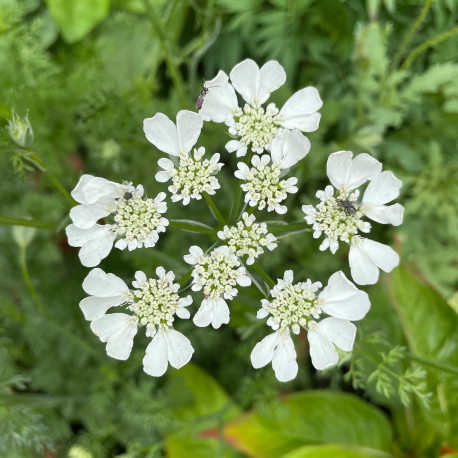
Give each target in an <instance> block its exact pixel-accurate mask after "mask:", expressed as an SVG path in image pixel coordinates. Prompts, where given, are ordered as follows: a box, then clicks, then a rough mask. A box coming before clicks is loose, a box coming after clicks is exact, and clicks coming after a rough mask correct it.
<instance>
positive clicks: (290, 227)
mask: <svg viewBox="0 0 458 458" xmlns="http://www.w3.org/2000/svg"><path fill="white" fill-rule="evenodd" d="M268 230H269V232H270V233H272V234H273V235H275V234H282V233H284V232H294V231H307V232H312V231H313V229H312V228H311V227H310V224H308V223H307V222H306V221H303V222H299V223H291V224H281V225H280V224H278V225H277V224H272V225H268Z"/></svg>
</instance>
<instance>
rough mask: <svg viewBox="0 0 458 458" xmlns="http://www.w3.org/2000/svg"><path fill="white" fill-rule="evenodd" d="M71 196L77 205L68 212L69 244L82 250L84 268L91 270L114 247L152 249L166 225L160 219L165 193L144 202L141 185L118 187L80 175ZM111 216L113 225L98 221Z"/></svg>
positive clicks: (90, 176) (103, 180)
mask: <svg viewBox="0 0 458 458" xmlns="http://www.w3.org/2000/svg"><path fill="white" fill-rule="evenodd" d="M71 194H72V197H73V198H74V199H75V200H76V201H77V202H78V203H79V204H80V205H77V206H75V207H73V208H72V209H71V210H70V218H71V219H72V224H70V225H69V226H67V228H66V233H67V237H68V243H69V244H70V245H71V246H75V247H81V250H80V252H79V257H80V259H81V263H82V264H83V265H84V266H86V267H94V266H96V265H98V264H99V263H100V261H101V260H102V259H104V258H106V257H107V256H108V254H109V253H110V251H111V249H112V248H113V244H114V242H115V240H116V239H117V238H118V239H119V240H118V241H117V242H116V244H115V246H116V248H119V249H121V250H123V249H125V248H128V249H129V250H134V249H136V248H142V247H143V246H144V247H153V246H154V245H155V244H156V242H157V240H158V239H159V233H160V232H164V231H165V228H166V226H167V225H168V224H169V222H168V220H167V219H166V218H164V217H163V216H162V213H165V212H166V211H167V204H166V203H165V202H163V201H164V199H165V193H163V192H162V193H159V194H158V195H157V196H156V198H155V199H144V198H143V195H144V189H143V186H142V185H138V186H137V187H136V188H135V187H134V186H132V184H130V183H126V184H119V183H114V182H112V181H108V180H105V179H104V178H99V177H94V176H92V175H83V176H82V177H81V178H80V180H79V182H78V184H77V185H76V187H75V189H74V190H73V191H72V193H71ZM109 215H113V219H112V222H111V223H110V222H109V223H107V224H104V225H100V224H97V221H98V220H100V219H101V218H106V217H107V216H109Z"/></svg>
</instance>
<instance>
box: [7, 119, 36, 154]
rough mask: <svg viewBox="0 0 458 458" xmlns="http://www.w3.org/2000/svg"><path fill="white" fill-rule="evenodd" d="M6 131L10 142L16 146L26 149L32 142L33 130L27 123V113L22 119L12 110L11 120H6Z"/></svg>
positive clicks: (28, 122)
mask: <svg viewBox="0 0 458 458" xmlns="http://www.w3.org/2000/svg"><path fill="white" fill-rule="evenodd" d="M6 130H7V131H8V135H9V136H10V138H11V140H13V142H14V143H16V145H18V146H21V147H23V148H26V147H27V146H30V145H31V144H32V142H33V129H32V125H31V124H30V121H29V114H28V112H27V114H26V115H25V117H24V118H20V117H19V116H18V114H17V113H16V112H15V111H14V110H12V113H11V119H9V120H8V125H7V126H6Z"/></svg>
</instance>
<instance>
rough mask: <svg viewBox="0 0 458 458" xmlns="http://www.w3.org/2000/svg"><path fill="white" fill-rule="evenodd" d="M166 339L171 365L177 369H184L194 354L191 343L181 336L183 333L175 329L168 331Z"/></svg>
mask: <svg viewBox="0 0 458 458" xmlns="http://www.w3.org/2000/svg"><path fill="white" fill-rule="evenodd" d="M166 339H167V347H168V359H169V363H170V365H171V366H172V367H174V368H175V369H179V368H180V367H183V366H184V365H185V364H187V363H188V362H189V361H190V360H191V357H192V354H193V353H194V348H192V345H191V341H190V340H189V339H188V338H187V337H186V336H184V335H183V334H181V332H178V331H175V329H169V330H168V331H167V333H166Z"/></svg>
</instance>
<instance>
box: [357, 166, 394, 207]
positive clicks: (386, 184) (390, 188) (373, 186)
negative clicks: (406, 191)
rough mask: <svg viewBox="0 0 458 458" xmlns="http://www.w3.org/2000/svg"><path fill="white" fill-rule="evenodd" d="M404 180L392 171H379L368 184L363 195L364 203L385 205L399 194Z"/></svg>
mask: <svg viewBox="0 0 458 458" xmlns="http://www.w3.org/2000/svg"><path fill="white" fill-rule="evenodd" d="M401 186H402V181H401V180H398V179H397V178H396V177H395V176H394V175H393V174H392V173H391V172H389V171H385V172H382V173H379V174H378V175H377V176H376V177H375V178H374V179H373V180H372V181H371V182H370V183H369V185H368V186H367V188H366V191H365V192H364V196H363V200H362V201H363V203H364V204H365V205H369V206H377V205H383V204H386V203H388V202H391V201H392V200H394V199H396V197H398V196H399V190H400V189H401Z"/></svg>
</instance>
